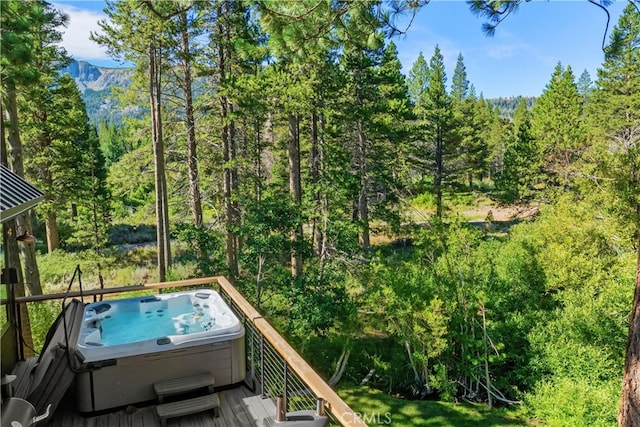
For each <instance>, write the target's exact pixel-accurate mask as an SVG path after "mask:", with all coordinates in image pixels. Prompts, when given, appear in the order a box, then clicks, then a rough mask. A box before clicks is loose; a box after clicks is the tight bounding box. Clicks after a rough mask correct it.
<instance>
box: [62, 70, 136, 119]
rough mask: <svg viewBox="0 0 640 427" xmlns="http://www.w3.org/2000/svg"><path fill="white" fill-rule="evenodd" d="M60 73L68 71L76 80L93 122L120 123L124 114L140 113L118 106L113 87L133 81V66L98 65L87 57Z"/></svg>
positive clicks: (121, 86) (133, 109) (124, 86)
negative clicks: (108, 66)
mask: <svg viewBox="0 0 640 427" xmlns="http://www.w3.org/2000/svg"><path fill="white" fill-rule="evenodd" d="M60 73H61V74H69V76H71V78H73V80H74V81H75V82H76V86H77V87H78V90H79V91H80V93H81V94H82V99H83V100H84V103H85V105H86V107H87V114H88V115H89V120H90V121H91V123H93V124H95V125H97V124H98V123H100V122H101V121H102V120H106V121H108V122H111V123H115V124H116V125H118V124H120V123H122V120H123V118H124V117H123V116H124V115H125V114H126V115H134V116H135V115H138V114H139V111H138V109H137V108H128V109H126V111H125V110H123V109H122V108H119V101H118V99H117V98H116V97H115V96H113V95H112V89H113V88H114V87H119V88H126V87H128V86H129V85H130V84H131V79H132V77H133V69H132V68H107V67H98V66H96V65H93V64H90V63H88V62H85V61H72V62H71V63H70V64H69V65H67V66H66V67H65V68H63V69H62V70H60Z"/></svg>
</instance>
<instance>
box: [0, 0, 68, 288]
mask: <svg viewBox="0 0 640 427" xmlns="http://www.w3.org/2000/svg"><path fill="white" fill-rule="evenodd" d="M0 7H1V8H2V13H0V17H1V18H0V19H2V49H0V58H1V65H2V79H1V80H2V88H3V90H2V102H3V105H4V109H3V110H4V111H5V112H6V116H7V120H6V124H7V125H8V130H9V131H8V135H7V139H8V142H9V160H10V162H9V164H10V167H11V169H12V170H13V171H14V172H15V173H16V174H17V175H19V176H25V168H24V164H25V161H24V153H23V143H22V137H21V135H20V132H21V131H20V120H21V119H20V118H19V113H18V96H19V95H22V94H26V93H28V92H31V95H30V96H27V99H29V101H31V102H32V105H37V103H38V102H39V98H38V94H37V92H38V91H46V90H47V86H48V85H49V84H50V83H51V78H52V77H53V76H55V75H56V74H57V70H58V68H59V67H60V66H61V65H63V64H64V63H65V61H67V60H68V58H67V57H66V52H65V51H64V49H62V48H60V47H59V46H58V45H57V43H58V42H59V41H60V40H61V38H62V36H61V34H60V32H59V30H58V27H60V26H62V25H65V23H66V19H67V17H66V16H65V15H63V14H61V13H59V12H58V11H56V10H54V9H53V8H52V7H51V5H50V4H49V3H47V2H45V1H41V0H30V1H24V2H23V1H6V2H2V3H1V5H0ZM17 224H18V228H19V229H20V231H21V232H25V231H27V232H31V231H32V224H31V218H30V217H29V215H28V214H23V215H20V216H19V217H18V218H17ZM23 255H24V258H25V276H24V277H25V282H26V284H27V286H28V287H29V290H30V292H31V294H34V295H37V294H41V293H42V287H41V284H40V274H39V271H38V266H37V262H36V258H35V245H34V244H33V243H25V244H23Z"/></svg>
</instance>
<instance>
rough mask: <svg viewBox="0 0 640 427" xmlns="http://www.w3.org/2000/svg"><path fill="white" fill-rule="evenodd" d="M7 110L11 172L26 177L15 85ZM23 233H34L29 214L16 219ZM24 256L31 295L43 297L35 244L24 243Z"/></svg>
mask: <svg viewBox="0 0 640 427" xmlns="http://www.w3.org/2000/svg"><path fill="white" fill-rule="evenodd" d="M5 102H6V103H5V108H6V110H7V116H8V119H9V135H8V138H7V139H8V141H9V147H10V157H11V165H10V166H11V170H12V171H13V172H14V173H15V174H16V175H18V176H21V177H24V163H23V159H22V141H21V140H20V128H19V125H18V123H19V122H18V103H17V93H16V88H15V85H14V84H12V83H7V88H6V98H5ZM16 221H17V225H18V229H19V231H20V232H21V233H24V232H29V233H31V231H32V226H31V217H30V216H29V215H28V213H24V214H22V215H19V216H18V218H17V219H16ZM22 254H23V256H24V279H25V282H26V285H27V287H28V288H29V292H30V293H31V295H42V285H41V284H40V271H39V270H38V263H37V261H36V246H35V244H33V243H24V244H23V246H22Z"/></svg>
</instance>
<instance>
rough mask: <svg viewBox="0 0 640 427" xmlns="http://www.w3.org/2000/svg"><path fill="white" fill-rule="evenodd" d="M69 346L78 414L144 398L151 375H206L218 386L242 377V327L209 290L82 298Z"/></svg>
mask: <svg viewBox="0 0 640 427" xmlns="http://www.w3.org/2000/svg"><path fill="white" fill-rule="evenodd" d="M77 350H78V353H80V355H81V357H82V358H83V359H84V362H83V363H84V366H83V369H82V370H83V372H81V373H80V374H78V375H77V376H76V394H77V400H78V409H79V410H80V411H82V412H92V411H99V410H103V409H109V408H114V407H118V406H124V405H130V404H133V403H137V402H143V401H147V400H152V399H154V398H155V397H156V396H155V393H154V391H153V384H154V383H155V382H158V381H163V380H168V379H174V378H180V377H185V376H193V375H199V374H212V375H213V376H214V378H215V386H216V387H219V386H225V385H229V384H235V383H239V382H241V381H243V380H244V376H245V350H244V327H243V326H242V324H241V323H240V321H239V319H238V318H237V317H236V316H235V314H234V313H233V312H232V311H231V309H230V308H229V306H228V305H227V304H226V303H225V302H224V300H222V298H221V297H220V295H218V293H217V292H215V291H212V290H210V289H202V290H198V291H192V292H178V293H171V294H162V295H156V296H153V297H139V298H127V299H121V300H113V301H103V302H97V303H93V304H89V305H87V306H86V307H85V309H84V316H83V319H82V326H81V329H80V334H79V337H78V344H77Z"/></svg>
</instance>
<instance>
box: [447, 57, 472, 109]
mask: <svg viewBox="0 0 640 427" xmlns="http://www.w3.org/2000/svg"><path fill="white" fill-rule="evenodd" d="M468 97H469V80H467V69H466V67H465V66H464V58H463V57H462V52H461V53H459V54H458V59H457V60H456V68H455V69H454V70H453V78H452V79H451V99H452V101H453V102H458V103H462V101H464V100H465V99H467V98H468Z"/></svg>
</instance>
